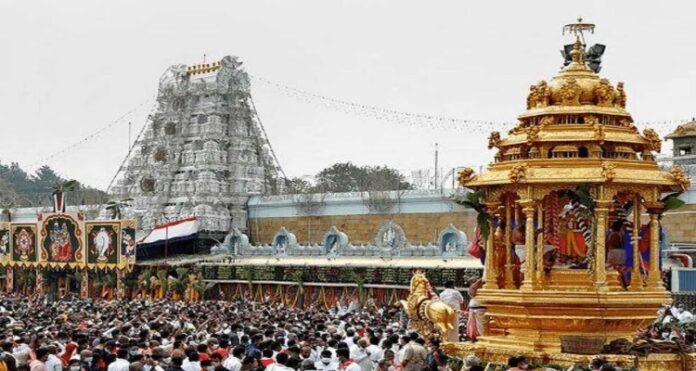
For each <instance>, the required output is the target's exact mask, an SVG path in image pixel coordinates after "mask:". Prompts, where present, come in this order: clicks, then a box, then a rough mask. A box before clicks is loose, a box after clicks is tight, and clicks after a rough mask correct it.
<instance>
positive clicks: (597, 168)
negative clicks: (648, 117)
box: [459, 36, 696, 192]
mask: <svg viewBox="0 0 696 371" xmlns="http://www.w3.org/2000/svg"><path fill="white" fill-rule="evenodd" d="M583 42H584V41H583ZM583 42H581V41H580V38H579V37H577V36H576V40H575V43H574V44H573V49H572V51H570V53H569V54H570V58H571V62H570V63H569V64H568V65H567V66H565V67H564V68H562V69H561V71H560V72H558V73H557V74H556V75H555V76H554V77H553V78H552V79H551V80H549V81H548V82H546V81H540V82H538V83H537V84H535V85H532V86H530V88H529V94H528V96H527V110H526V111H525V112H523V113H522V114H521V115H519V116H518V124H517V126H516V127H514V128H513V129H511V130H510V131H509V132H508V133H507V134H508V136H507V137H502V136H501V133H499V132H493V133H491V137H490V138H489V144H488V145H489V148H496V149H497V150H498V154H497V155H496V156H495V162H494V163H492V164H491V165H490V166H489V167H488V169H487V171H485V172H483V173H482V174H479V175H476V176H474V174H473V170H471V169H467V170H466V171H465V172H462V173H463V175H462V174H460V176H459V180H460V183H461V184H462V185H463V186H466V187H469V188H474V189H476V188H479V187H484V188H485V187H490V186H496V187H499V186H504V185H513V186H514V185H516V184H532V183H546V184H548V183H556V184H559V185H565V184H568V185H569V186H570V185H571V184H576V185H577V184H580V183H610V182H614V183H621V184H624V185H628V184H632V185H643V186H645V187H657V188H658V189H660V190H661V191H663V192H666V191H680V190H683V189H684V187H688V184H687V183H688V177H685V175H684V173H683V172H680V171H679V170H680V169H673V171H670V172H666V171H663V170H661V169H660V168H659V167H658V166H657V163H656V162H655V155H654V153H655V152H657V153H659V152H660V150H661V148H662V147H661V142H662V141H661V140H660V137H659V136H658V135H657V133H656V132H655V131H654V130H652V129H645V130H644V131H643V132H642V133H641V132H640V131H639V130H638V129H637V128H636V126H635V125H634V124H633V118H632V117H631V115H630V113H628V112H627V111H626V100H627V98H626V91H625V90H624V85H623V83H622V82H619V83H617V84H616V85H612V83H611V82H610V81H609V80H608V79H605V78H602V77H601V76H600V75H599V74H597V73H596V72H594V71H593V70H592V69H591V68H590V67H589V66H588V65H587V63H586V61H585V60H584V55H585V46H584V45H583ZM676 132H678V133H679V135H680V136H696V120H695V121H694V122H691V123H688V124H685V125H682V126H680V127H679V128H678V129H677V131H676ZM672 135H674V133H673V134H672ZM668 138H669V137H668Z"/></svg>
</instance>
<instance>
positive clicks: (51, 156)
mask: <svg viewBox="0 0 696 371" xmlns="http://www.w3.org/2000/svg"><path fill="white" fill-rule="evenodd" d="M154 99H155V96H153V97H151V98H148V99H147V100H145V101H143V102H141V103H140V104H138V105H137V106H136V107H134V108H132V109H130V110H128V111H127V112H125V113H124V114H122V115H120V116H119V117H118V118H116V119H115V120H113V121H111V122H109V123H107V124H106V125H104V126H102V127H101V128H99V129H97V130H96V131H94V132H92V133H90V134H88V135H87V136H85V137H83V138H82V139H80V140H78V141H77V142H74V143H72V144H69V145H67V146H65V147H64V148H61V149H59V150H57V151H55V152H52V153H50V154H48V155H46V156H45V157H43V158H41V159H39V160H37V161H35V162H33V163H31V164H29V166H30V167H34V166H40V165H44V164H46V163H47V162H48V161H50V160H51V159H54V158H57V157H59V156H61V155H64V154H66V153H69V152H70V151H72V150H75V149H76V148H78V147H80V146H81V145H83V144H86V143H88V142H89V141H90V140H92V139H94V138H96V137H98V136H100V135H102V134H104V133H105V132H106V131H107V130H109V129H111V128H113V127H115V126H116V125H118V124H122V123H124V122H128V120H127V119H128V118H130V117H132V116H133V115H134V114H135V113H136V112H138V111H139V110H140V109H142V108H143V107H145V106H148V105H151V104H152V102H153V101H154Z"/></svg>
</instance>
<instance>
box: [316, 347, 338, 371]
mask: <svg viewBox="0 0 696 371" xmlns="http://www.w3.org/2000/svg"><path fill="white" fill-rule="evenodd" d="M314 368H316V369H317V370H322V371H336V370H338V360H336V359H334V357H333V354H331V351H329V350H323V351H322V352H321V355H320V358H319V360H318V361H317V362H314Z"/></svg>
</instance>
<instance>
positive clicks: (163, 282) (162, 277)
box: [157, 269, 169, 292]
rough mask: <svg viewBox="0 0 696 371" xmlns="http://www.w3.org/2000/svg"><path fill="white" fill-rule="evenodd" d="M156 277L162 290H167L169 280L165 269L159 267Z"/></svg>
mask: <svg viewBox="0 0 696 371" xmlns="http://www.w3.org/2000/svg"><path fill="white" fill-rule="evenodd" d="M157 279H159V281H160V286H161V287H162V291H163V292H167V291H169V280H168V279H167V271H166V270H164V269H160V270H158V271H157Z"/></svg>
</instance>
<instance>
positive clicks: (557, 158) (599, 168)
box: [408, 20, 696, 370]
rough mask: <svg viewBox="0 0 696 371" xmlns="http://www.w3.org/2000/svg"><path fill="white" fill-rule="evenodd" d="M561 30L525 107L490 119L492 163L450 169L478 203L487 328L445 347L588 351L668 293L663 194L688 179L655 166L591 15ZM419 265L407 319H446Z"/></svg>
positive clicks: (648, 136)
mask: <svg viewBox="0 0 696 371" xmlns="http://www.w3.org/2000/svg"><path fill="white" fill-rule="evenodd" d="M564 31H568V32H570V33H571V34H573V35H574V36H575V40H574V43H573V44H572V45H568V46H567V47H566V49H565V52H566V53H565V54H566V55H567V63H566V65H565V66H564V67H563V68H562V70H561V71H560V72H559V73H558V74H557V75H556V76H554V77H553V78H552V79H551V80H549V81H548V82H547V81H540V82H539V83H537V84H535V85H532V86H531V87H530V91H529V95H528V97H527V105H526V107H527V109H526V111H525V112H523V113H522V114H521V115H520V116H519V117H518V123H517V125H516V126H515V127H514V128H512V129H511V130H510V131H509V132H508V133H507V136H506V137H503V135H501V134H500V133H498V132H493V133H491V136H490V139H489V148H491V149H496V150H497V154H496V155H495V161H494V163H492V164H490V165H489V166H488V168H487V170H486V171H484V172H483V173H481V174H475V173H474V171H473V170H471V169H465V170H464V171H462V172H461V173H460V174H459V182H460V183H461V184H462V185H463V186H466V187H468V188H470V189H472V190H473V191H475V196H477V197H479V199H480V201H481V205H482V208H481V210H477V211H479V219H478V220H479V229H480V231H481V235H482V237H481V239H480V247H481V249H482V250H483V251H485V253H484V256H483V257H482V260H484V261H485V269H484V276H483V281H484V283H483V286H482V288H481V289H479V290H478V292H477V295H476V299H477V301H478V302H479V303H480V305H481V307H482V308H485V330H484V332H483V334H482V336H481V337H479V339H478V341H477V342H463V343H454V342H449V343H448V342H445V343H444V348H445V350H446V352H447V353H448V354H450V355H453V356H459V357H465V356H467V355H469V354H476V355H477V356H478V357H480V358H481V359H483V360H485V361H487V362H495V363H499V364H505V362H506V360H507V359H508V358H509V357H510V356H513V355H523V356H526V357H527V358H528V359H530V362H532V363H538V364H555V365H561V366H565V367H568V366H571V365H573V364H575V363H576V362H580V363H584V364H587V362H588V361H589V360H590V359H591V358H592V355H593V354H600V353H602V349H603V348H604V349H606V347H604V346H605V345H607V344H609V343H611V342H612V341H614V340H617V339H627V340H628V341H629V342H630V341H632V340H633V339H634V337H635V334H636V332H637V330H638V329H640V328H644V327H647V326H650V325H652V324H653V322H654V321H655V320H656V318H657V315H658V310H660V309H661V307H663V306H664V305H666V304H670V303H671V298H670V295H669V293H668V292H667V291H666V289H665V287H664V284H663V280H662V277H661V271H660V264H661V262H660V250H659V244H660V239H661V236H662V231H661V226H660V222H659V220H660V217H661V214H662V213H663V212H664V211H665V209H666V205H667V204H668V203H667V202H665V201H666V200H667V199H669V197H666V196H670V195H672V196H674V194H676V193H679V192H683V191H685V190H686V189H688V188H689V187H690V179H689V178H688V176H687V175H686V174H685V173H684V171H683V170H682V169H681V168H680V167H679V166H678V165H675V166H673V167H672V168H671V169H670V170H669V171H663V170H661V169H660V168H659V167H658V165H657V163H656V161H655V153H657V152H659V151H660V146H661V140H660V138H659V137H658V135H657V134H656V132H655V131H654V130H652V129H649V128H647V129H645V130H643V131H642V132H640V131H639V130H638V128H636V126H634V121H633V118H632V117H631V115H630V113H628V112H627V111H626V100H627V94H626V90H625V88H624V84H623V83H622V82H618V83H617V84H616V85H614V84H612V83H611V82H610V81H609V80H607V79H605V78H602V77H601V76H600V75H599V74H598V71H599V66H598V63H596V60H591V58H592V56H591V54H592V53H591V52H592V49H593V48H588V47H586V44H585V41H584V33H590V32H593V31H594V25H593V24H589V23H583V22H582V20H579V21H578V22H577V23H573V24H569V25H567V26H565V27H564ZM422 279H423V275H418V274H417V275H416V276H414V279H413V281H412V288H414V290H413V291H412V292H411V297H409V300H408V302H412V303H413V305H409V306H408V311H409V312H410V313H409V314H410V318H411V319H412V321H413V324H415V326H414V327H415V328H416V329H418V330H419V332H422V333H423V332H425V333H428V332H435V331H436V330H437V329H438V328H439V329H446V326H444V325H443V321H445V320H446V318H448V316H449V314H447V313H445V312H441V311H438V310H435V309H433V307H432V306H431V305H430V303H429V300H426V299H430V298H429V297H428V296H429V294H428V293H427V291H426V290H424V289H423V287H427V286H428V285H427V284H422V283H420V281H422ZM419 287H420V289H419ZM426 302H427V303H428V305H427V306H422V305H421V306H419V305H420V304H419V303H426ZM441 332H442V331H441ZM591 346H594V347H595V349H591ZM578 347H584V348H585V349H581V350H579V349H578ZM605 353H606V352H605ZM602 356H604V357H606V358H607V359H608V360H610V361H613V362H619V363H622V364H625V365H629V366H630V367H636V368H637V369H640V370H681V369H685V370H686V369H689V370H692V369H696V356H695V355H694V354H691V353H689V354H684V353H683V352H682V353H681V354H672V353H659V354H658V353H652V354H650V355H648V356H640V357H639V356H635V355H631V354H602ZM684 367H686V368H684Z"/></svg>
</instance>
